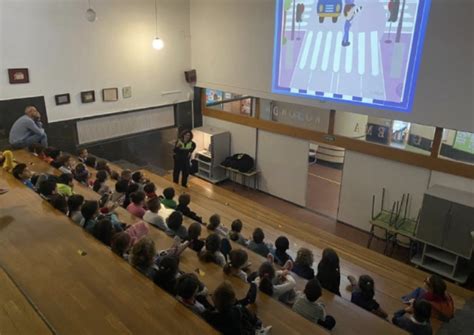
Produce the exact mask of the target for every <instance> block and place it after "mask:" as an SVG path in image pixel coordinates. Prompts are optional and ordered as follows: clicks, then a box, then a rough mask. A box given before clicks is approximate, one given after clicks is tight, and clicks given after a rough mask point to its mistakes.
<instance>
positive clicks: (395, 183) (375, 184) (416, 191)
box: [337, 151, 430, 230]
mask: <svg viewBox="0 0 474 335" xmlns="http://www.w3.org/2000/svg"><path fill="white" fill-rule="evenodd" d="M429 178H430V171H429V170H426V169H423V168H418V167H414V166H410V165H406V164H402V163H397V162H394V161H390V160H386V159H381V158H377V157H373V156H368V155H364V154H360V153H357V152H353V151H346V157H345V161H344V170H343V176H342V184H341V194H340V202H339V213H338V216H337V219H338V220H339V221H342V222H345V223H347V224H350V225H353V226H355V227H357V228H360V229H363V230H369V229H370V224H369V220H370V216H371V208H372V195H374V194H375V195H376V203H375V208H376V209H380V201H381V196H382V188H385V190H386V191H385V192H386V193H385V208H386V209H391V206H392V204H393V202H394V201H400V200H401V198H402V194H403V193H410V197H411V201H410V203H411V205H410V207H409V214H410V217H414V218H416V217H417V215H418V211H419V209H420V208H421V204H422V201H423V193H424V192H425V191H426V189H427V187H428V183H429ZM375 213H377V210H376V211H375Z"/></svg>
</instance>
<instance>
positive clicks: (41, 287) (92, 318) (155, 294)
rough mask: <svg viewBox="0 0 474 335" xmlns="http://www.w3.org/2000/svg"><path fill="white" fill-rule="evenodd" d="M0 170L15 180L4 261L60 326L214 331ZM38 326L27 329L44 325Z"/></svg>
mask: <svg viewBox="0 0 474 335" xmlns="http://www.w3.org/2000/svg"><path fill="white" fill-rule="evenodd" d="M35 167H38V165H36V166H35ZM38 170H39V169H38ZM0 177H1V178H2V179H4V180H6V184H7V187H8V188H9V192H8V193H7V194H5V195H3V196H2V197H1V202H0V213H1V214H0V227H1V234H0V245H1V246H2V252H1V253H0V264H1V265H2V267H3V268H5V269H6V270H7V271H8V273H9V274H10V276H11V278H12V280H13V281H14V282H15V283H16V285H18V286H19V287H21V289H22V291H23V292H25V294H27V295H28V296H29V297H30V299H31V301H33V302H34V303H35V305H36V306H37V308H38V310H39V311H40V312H41V313H42V314H43V315H44V317H45V319H46V320H47V321H48V323H49V324H50V325H51V326H52V327H53V329H54V331H55V332H56V333H59V334H131V333H134V334H149V333H165V332H167V331H168V330H169V329H173V330H174V331H175V332H177V333H194V332H196V331H198V332H199V333H206V334H207V333H209V334H212V333H215V331H214V330H213V329H212V328H211V327H210V326H208V325H207V324H206V323H205V322H204V321H202V320H201V319H200V318H198V317H197V316H195V315H194V314H193V313H191V312H190V311H189V310H188V309H187V308H185V307H184V306H183V305H181V304H180V303H178V302H177V301H176V300H175V299H173V298H172V297H171V296H169V295H168V294H166V293H165V292H163V291H162V290H161V289H159V288H158V287H156V286H155V285H154V284H153V283H152V282H150V281H149V280H148V279H147V278H145V277H144V276H143V275H141V274H140V273H139V272H138V271H136V270H134V269H133V268H132V267H131V266H130V265H129V264H127V263H126V262H125V261H123V260H122V259H121V258H120V257H117V256H116V255H114V254H113V253H112V252H111V251H110V250H108V249H107V248H106V247H105V246H103V245H101V244H100V243H98V242H97V241H96V240H95V239H94V238H92V237H91V236H89V235H88V234H87V233H85V232H84V231H83V230H82V229H81V228H80V227H78V226H76V225H74V224H73V223H72V222H71V221H70V220H69V219H67V218H66V217H65V216H64V215H62V214H60V213H59V212H57V211H55V210H54V209H53V208H52V207H50V205H49V204H48V203H46V202H44V201H43V200H42V199H41V198H40V197H39V196H38V195H37V194H36V193H34V192H33V191H31V190H29V189H27V188H26V187H25V186H24V185H23V184H21V183H20V182H18V181H16V180H14V179H13V177H12V176H11V175H7V174H6V173H5V172H3V171H2V172H0ZM88 198H92V197H88ZM96 198H97V197H96ZM80 250H83V251H85V252H86V253H87V255H85V256H81V255H80V253H79V251H80ZM13 312H14V310H13V309H12V310H10V309H9V310H8V313H11V314H13ZM23 316H24V318H23V320H22V321H23V322H24V323H25V324H28V325H30V326H34V325H33V323H30V320H29V318H28V317H27V314H24V315H23ZM184 319H185V320H186V322H182V320H184ZM0 326H1V329H0V330H1V333H2V334H3V333H5V334H9V333H7V332H6V329H7V328H4V327H6V326H7V325H5V326H4V324H3V323H2V324H1V325H0ZM36 329H37V330H35V331H32V332H27V333H28V334H42V333H45V331H43V329H44V326H43V328H40V327H39V326H38V327H37V328H36ZM11 334H16V333H15V332H14V333H11Z"/></svg>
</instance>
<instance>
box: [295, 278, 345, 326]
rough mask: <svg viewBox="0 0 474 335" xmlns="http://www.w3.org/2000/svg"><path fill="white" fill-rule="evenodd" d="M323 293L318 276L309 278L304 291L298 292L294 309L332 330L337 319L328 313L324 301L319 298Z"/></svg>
mask: <svg viewBox="0 0 474 335" xmlns="http://www.w3.org/2000/svg"><path fill="white" fill-rule="evenodd" d="M322 294H323V292H322V288H321V284H320V283H319V281H318V280H317V279H316V278H313V279H311V280H308V282H307V283H306V286H305V288H304V292H298V293H297V294H296V300H295V303H294V304H293V311H295V312H296V313H298V314H299V315H301V316H302V317H304V318H305V319H307V320H309V321H311V322H314V323H317V324H319V325H320V326H322V327H324V328H326V329H328V330H331V329H333V328H334V326H335V325H336V320H334V318H333V317H332V316H330V315H327V314H326V308H325V307H324V304H323V302H321V301H320V300H319V298H321V296H322Z"/></svg>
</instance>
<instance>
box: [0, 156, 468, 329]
mask: <svg viewBox="0 0 474 335" xmlns="http://www.w3.org/2000/svg"><path fill="white" fill-rule="evenodd" d="M15 155H16V158H17V160H18V161H22V162H26V163H31V165H30V166H31V169H32V170H33V171H36V172H47V173H53V174H58V171H57V170H55V169H54V168H52V167H51V166H49V165H48V164H46V163H44V162H41V161H40V160H38V159H37V158H35V157H33V156H32V155H30V154H29V153H26V152H23V151H19V152H16V153H15ZM113 169H116V170H120V168H119V167H116V166H113ZM145 173H146V174H147V177H148V178H150V179H151V180H152V181H153V182H154V183H155V184H156V185H157V187H158V188H159V189H160V190H161V189H163V188H164V187H167V186H170V185H172V183H171V182H170V181H169V180H167V179H165V178H162V177H159V176H157V175H154V174H153V173H151V172H148V171H146V172H145ZM4 177H5V178H6V179H7V182H8V184H9V186H8V187H9V188H10V189H11V190H10V192H14V194H15V196H14V197H12V196H9V197H6V195H4V196H2V201H1V204H0V208H1V209H2V212H1V215H0V217H1V221H0V223H1V225H0V227H1V228H2V234H0V243H2V244H4V243H5V246H6V247H7V249H8V253H6V254H1V255H0V264H2V265H3V266H5V267H10V268H11V271H9V272H10V273H13V275H12V277H13V278H15V281H17V280H18V282H20V283H21V284H22V285H25V287H26V288H29V289H31V290H32V293H31V296H32V297H34V301H37V300H38V303H37V304H38V307H39V308H40V310H41V311H43V309H44V312H43V314H44V315H45V317H46V319H47V320H48V321H49V322H50V323H51V324H52V325H53V326H54V327H55V328H56V327H57V328H59V329H61V330H62V332H65V333H72V332H74V331H73V330H74V329H75V328H74V327H75V326H79V324H80V323H81V322H83V321H84V320H85V319H84V318H89V317H90V318H93V319H94V321H96V322H97V323H91V324H90V329H91V330H92V329H93V330H94V331H96V330H100V331H101V332H105V333H109V332H114V331H115V332H122V330H123V332H132V333H135V332H139V330H143V329H156V328H154V327H158V326H159V325H155V324H154V323H153V322H151V321H155V322H156V323H157V324H159V323H160V322H159V320H161V318H167V317H171V319H173V318H174V320H175V322H173V321H172V320H170V321H168V322H170V324H167V325H168V326H169V327H171V328H168V329H177V330H183V331H185V329H202V331H205V332H209V331H211V330H210V329H206V326H207V325H206V324H204V323H203V322H202V321H201V320H199V319H198V318H197V317H195V316H194V315H192V314H191V315H187V314H189V311H187V310H185V309H184V310H183V308H182V306H181V305H179V304H176V302H175V301H174V300H173V299H172V298H171V297H169V296H167V295H166V294H164V293H163V292H162V291H161V290H159V289H158V288H156V287H153V284H152V283H150V282H148V281H147V280H146V279H145V278H143V276H141V275H140V274H138V273H137V272H136V271H135V270H133V269H132V268H131V267H130V266H129V265H128V264H126V263H125V262H123V261H122V260H121V259H119V258H118V257H115V256H114V255H112V254H111V253H110V251H109V250H107V248H105V247H104V246H102V245H100V244H98V243H97V242H96V241H95V240H94V239H93V238H92V237H90V236H88V235H87V234H86V233H84V232H83V231H82V230H81V229H80V228H79V227H77V226H75V225H74V224H72V223H71V222H69V221H68V220H67V219H66V218H64V217H63V216H62V215H60V214H58V213H56V212H55V211H53V210H52V209H51V208H50V207H49V205H48V204H46V203H44V202H42V201H39V200H38V199H40V198H39V197H38V196H37V195H35V194H34V193H33V192H32V191H30V190H27V189H26V188H25V187H23V185H22V184H21V183H19V182H17V181H15V180H13V179H12V177H11V176H4ZM109 183H110V185H111V186H112V185H113V182H112V181H110V182H109ZM173 186H174V187H175V188H176V189H177V193H178V194H179V193H180V192H184V191H185V192H187V193H189V194H191V196H192V204H191V207H192V209H193V210H195V211H196V212H197V213H199V214H200V215H202V216H204V217H208V216H210V215H211V214H213V213H219V214H220V215H221V217H222V218H223V222H224V224H225V225H227V226H230V222H231V221H232V220H234V219H235V218H240V219H241V220H242V221H243V222H244V234H245V235H246V236H250V234H251V232H252V231H253V229H254V228H255V227H261V228H263V229H264V231H265V234H266V238H267V239H268V241H272V242H273V241H274V240H275V239H276V237H278V236H279V235H283V234H284V235H286V236H288V237H289V239H290V241H291V249H292V251H296V250H297V249H298V248H299V247H302V246H305V247H309V248H310V249H311V250H313V252H314V254H315V262H318V261H319V259H320V257H321V252H322V249H323V248H325V247H328V246H329V247H332V248H334V249H335V250H336V251H337V252H338V253H339V255H340V257H341V272H342V275H343V281H342V284H341V286H342V287H341V293H342V298H341V297H338V296H334V295H332V294H331V293H329V292H324V300H325V303H326V306H327V309H328V312H329V313H330V314H332V315H333V316H334V317H335V318H336V320H337V325H336V328H335V329H334V330H333V332H332V333H334V334H403V333H404V332H402V331H401V330H399V329H398V328H396V327H394V326H393V325H391V324H389V323H388V322H386V321H383V320H381V319H380V318H377V317H376V316H374V315H372V314H371V313H368V312H366V311H365V310H362V309H360V308H358V307H357V306H355V305H353V304H351V303H350V301H349V299H350V294H349V292H347V291H345V289H344V287H345V285H346V284H348V282H347V280H346V276H347V275H348V274H352V275H354V276H359V275H361V274H365V273H367V274H370V275H371V276H372V277H373V278H374V279H375V282H376V299H377V300H378V301H379V303H380V304H381V305H382V307H383V308H384V309H386V310H387V311H388V312H394V311H395V310H397V309H399V308H401V307H403V306H402V304H401V302H400V297H401V296H402V295H403V294H406V293H407V292H409V291H410V290H412V289H413V288H415V287H417V286H420V285H421V283H422V282H423V279H424V278H425V277H426V276H427V273H425V272H423V271H420V270H417V269H414V268H412V267H410V266H407V265H406V264H403V263H400V262H398V261H395V260H393V259H389V258H387V257H385V256H383V255H380V254H378V253H376V252H373V251H371V250H368V249H365V248H362V247H360V246H358V245H355V244H353V243H351V242H348V241H346V240H344V239H341V238H338V237H336V236H334V235H331V234H329V233H327V232H324V231H321V230H318V229H315V228H314V226H312V225H311V224H308V223H304V222H297V221H295V220H292V219H291V218H289V217H285V216H284V215H281V213H278V212H276V211H273V210H271V209H268V208H266V207H264V206H261V205H259V204H257V203H255V202H253V201H249V200H248V199H245V198H243V197H240V196H239V195H237V194H235V193H233V192H230V191H227V190H224V189H222V188H220V187H216V186H213V185H210V184H207V183H203V182H201V181H200V180H195V179H193V180H192V181H191V184H190V188H189V189H186V190H184V189H181V188H180V187H179V186H177V185H173ZM75 192H76V193H79V194H83V195H84V196H85V197H86V198H89V199H97V198H98V195H97V194H95V193H94V192H93V191H92V190H90V189H88V188H86V187H83V186H81V185H76V186H75ZM9 198H16V199H12V200H9V201H6V202H4V201H3V200H4V199H9ZM20 199H21V200H20ZM22 203H23V204H24V203H27V204H28V206H26V205H21V204H22ZM30 204H32V205H31V206H30ZM4 211H5V214H4ZM118 213H119V215H120V219H121V220H122V221H123V222H126V223H133V222H136V220H137V218H134V217H133V216H131V215H130V214H129V213H128V212H126V211H125V210H123V209H119V211H118ZM25 216H26V217H25ZM42 216H44V217H45V218H44V219H40V220H37V219H36V218H37V217H42ZM52 216H54V220H53V219H52ZM31 217H35V221H34V223H33V222H32V221H31V220H30V218H31ZM13 222H15V224H14V225H13V226H14V227H12V223H13ZM189 223H190V221H189V220H186V224H189ZM43 226H44V229H42V228H43ZM39 227H40V228H39ZM5 231H7V232H8V234H5V233H3V232H5ZM203 234H204V235H205V234H207V232H205V231H203ZM150 235H151V237H152V238H153V239H154V240H155V243H156V244H157V246H158V248H163V249H164V248H167V247H168V246H169V245H171V243H172V241H171V239H170V238H169V237H167V236H166V235H165V234H163V233H162V232H160V231H159V230H157V229H153V228H151V230H150ZM63 237H64V238H63ZM24 240H25V241H24ZM26 241H28V242H26ZM78 241H80V242H81V243H82V245H81V244H78ZM71 243H72V246H71ZM83 245H86V246H87V248H88V249H89V248H90V249H91V250H95V251H96V253H97V255H96V254H94V257H90V254H89V252H88V256H81V257H79V256H78V253H77V250H78V249H80V248H84V246H83ZM235 247H236V248H238V246H235ZM71 248H72V249H71ZM75 248H76V250H74V249H75ZM37 250H38V251H37ZM65 250H68V251H69V254H64V251H65ZM29 253H32V254H34V255H33V256H32V257H27V256H26V255H28V254H29ZM99 253H100V256H99V255H98V254H99ZM36 254H37V255H36ZM43 257H46V258H50V259H48V261H44V260H43ZM84 257H85V258H86V259H87V260H89V262H88V265H87V267H86V266H85V265H83V264H82V263H84V262H83V260H84ZM30 258H31V259H30ZM249 258H250V261H251V262H252V264H253V269H256V268H258V266H259V265H260V263H261V262H262V261H264V259H263V258H262V257H260V256H258V255H256V254H253V253H252V252H249ZM33 259H34V260H35V261H33ZM91 259H92V260H91ZM111 260H112V261H111ZM36 262H39V264H36ZM76 262H79V268H78V269H76V268H75V265H76ZM102 262H106V263H108V264H107V266H105V268H107V270H105V269H104V268H103V267H102ZM40 264H41V265H42V266H40ZM73 264H74V266H73ZM55 265H56V267H58V268H60V269H56V268H55ZM30 266H31V267H32V268H33V269H34V271H36V272H39V274H38V276H37V277H36V278H35V280H32V279H31V276H30V275H29V274H28V273H24V272H25V271H26V270H25V269H30ZM180 266H181V268H182V270H184V271H187V272H192V271H195V270H196V268H200V269H202V270H203V271H204V273H205V275H204V276H203V277H201V278H200V279H201V280H202V281H203V282H204V283H205V284H206V285H207V286H208V288H209V289H210V290H211V291H212V290H213V289H214V288H215V287H216V286H217V285H218V284H219V283H220V282H222V280H224V279H227V280H230V281H231V282H232V284H233V286H234V287H235V288H236V291H237V293H238V294H239V295H243V294H245V291H246V289H247V287H248V286H247V285H246V284H245V283H243V282H242V281H241V280H239V279H237V278H234V277H228V276H226V275H224V274H223V272H222V269H221V268H219V267H217V266H215V265H213V264H203V263H200V262H199V261H198V259H197V257H196V254H195V253H194V252H192V251H190V250H186V251H185V252H184V253H183V255H182V259H181V264H180ZM72 267H74V269H72ZM67 269H70V270H71V272H72V273H68V271H67ZM26 272H28V271H26ZM116 272H117V273H118V274H117V275H116V274H115V273H116ZM84 274H93V275H92V276H84ZM108 274H113V275H112V278H110V276H108ZM127 276H128V277H127ZM84 277H85V278H84ZM90 277H91V278H90ZM28 278H29V280H28ZM122 280H123V282H121V281H122ZM36 281H41V283H40V285H34V283H35V282H36ZM43 281H44V282H43ZM110 281H113V282H114V284H115V282H116V281H118V284H117V285H118V286H117V287H116V289H114V290H111V289H110V286H112V285H110ZM297 282H298V287H299V288H302V287H303V286H304V280H302V279H298V280H297ZM49 283H54V286H55V287H56V286H57V287H58V288H61V289H62V290H63V293H64V294H65V295H66V296H65V297H61V298H60V297H59V294H58V293H56V294H52V296H53V297H56V299H58V300H54V298H53V299H52V300H50V301H48V300H47V299H46V295H45V292H44V291H47V292H48V293H50V294H51V293H54V292H55V291H54V290H53V292H51V289H49V291H48V288H49V286H50V285H48V284H49ZM131 283H133V285H131ZM102 285H104V286H105V288H103V287H102ZM38 286H39V287H38ZM129 286H132V287H133V290H138V291H139V292H137V295H138V297H139V299H138V298H137V299H135V296H134V295H130V294H129V292H128V291H130V289H131V288H129ZM448 287H449V290H450V292H451V294H452V295H453V297H454V299H455V304H456V307H458V308H461V307H462V306H463V305H464V303H465V300H466V299H468V298H472V297H473V296H474V295H473V293H472V292H471V291H468V290H465V289H463V288H461V287H458V286H455V285H451V284H449V285H448ZM71 289H72V291H73V292H76V294H74V293H73V294H72V295H73V296H74V298H72V297H68V293H67V292H70V290H71ZM150 291H151V294H148V295H147V293H150ZM92 292H93V293H92ZM104 292H106V293H107V294H105V293H104ZM80 293H85V295H84V297H85V298H83V296H82V295H81V294H80ZM125 293H127V294H125ZM74 299H75V300H74ZM114 299H117V300H119V301H120V302H121V304H119V305H124V306H123V307H122V308H123V309H125V310H127V311H128V313H129V314H130V315H129V316H128V317H125V316H124V315H123V314H121V313H122V312H121V310H120V308H118V307H117V306H110V307H109V304H112V305H113V300H114ZM127 299H132V300H134V301H133V302H132V303H133V307H132V306H129V305H127V303H126V302H127V301H128V300H127ZM83 300H84V301H83ZM135 300H137V301H135ZM158 300H159V301H158ZM94 303H97V304H98V306H99V308H93V307H92V306H91V305H93V304H94ZM63 304H65V305H66V306H68V312H64V313H63V312H61V310H60V307H61V306H62V305H63ZM154 304H156V305H157V306H161V308H160V313H153V312H154V311H156V310H155V309H153V308H152V306H153V305H154ZM163 306H173V308H171V310H172V313H169V314H162V312H161V310H162V309H163ZM109 308H110V310H109ZM150 308H151V309H152V310H150ZM158 308H159V307H158ZM255 308H256V310H257V312H258V314H259V316H260V317H261V318H262V320H263V321H264V323H265V324H271V325H273V333H274V334H280V333H281V334H283V333H285V334H288V333H300V334H303V333H305V334H306V333H316V334H324V333H326V331H324V330H323V329H321V328H320V327H318V326H316V325H313V324H311V323H309V322H308V321H306V320H304V319H302V318H301V317H299V316H298V315H296V314H294V313H292V312H291V310H290V309H289V308H287V307H286V306H283V305H282V304H280V303H278V302H276V301H274V300H272V299H271V298H269V297H267V296H265V295H263V294H259V297H258V300H257V304H256V306H255ZM78 309H79V310H80V311H82V313H78V312H77V310H78ZM143 309H145V310H143ZM71 310H73V311H74V313H72V315H69V317H68V315H66V314H70V313H71ZM92 310H94V311H98V312H97V313H87V314H86V315H83V314H85V313H86V311H92ZM167 311H168V312H169V309H168V310H167ZM135 313H139V314H140V317H139V318H145V319H146V320H147V321H148V322H149V323H146V322H145V323H142V324H141V327H138V325H136V324H135V323H134V322H133V321H134V314H135ZM173 313H178V315H180V314H182V315H183V316H184V315H185V316H184V317H186V320H189V322H188V321H187V322H186V323H182V322H181V323H179V320H178V318H177V315H173ZM97 314H99V315H97ZM142 314H145V315H146V317H143V315H142ZM78 315H80V316H78ZM158 315H159V316H158ZM283 315H284V317H282V316H283ZM73 316H74V317H73ZM151 319H153V320H151ZM99 320H101V321H102V323H105V324H106V325H103V324H102V325H100V324H99V323H100V322H99ZM104 320H107V322H104ZM176 320H177V321H176ZM188 326H189V328H188ZM436 326H439V324H436ZM61 327H62V328H61ZM69 327H70V328H69ZM96 327H98V328H96ZM137 327H138V328H137ZM175 327H177V328H175ZM125 330H126V331H125Z"/></svg>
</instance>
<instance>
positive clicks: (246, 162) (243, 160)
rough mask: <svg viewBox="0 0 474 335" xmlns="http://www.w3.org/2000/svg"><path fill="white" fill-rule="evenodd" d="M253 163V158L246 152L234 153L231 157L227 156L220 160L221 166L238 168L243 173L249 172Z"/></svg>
mask: <svg viewBox="0 0 474 335" xmlns="http://www.w3.org/2000/svg"><path fill="white" fill-rule="evenodd" d="M254 164H255V162H254V159H253V158H252V157H250V156H249V155H247V154H235V155H233V156H231V157H227V158H226V159H225V160H224V162H222V165H223V166H226V167H230V168H232V169H235V170H239V171H240V172H243V173H246V172H250V171H251V170H252V169H253V166H254Z"/></svg>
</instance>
